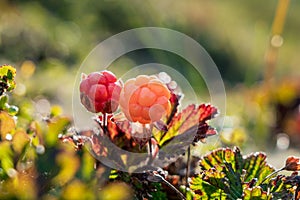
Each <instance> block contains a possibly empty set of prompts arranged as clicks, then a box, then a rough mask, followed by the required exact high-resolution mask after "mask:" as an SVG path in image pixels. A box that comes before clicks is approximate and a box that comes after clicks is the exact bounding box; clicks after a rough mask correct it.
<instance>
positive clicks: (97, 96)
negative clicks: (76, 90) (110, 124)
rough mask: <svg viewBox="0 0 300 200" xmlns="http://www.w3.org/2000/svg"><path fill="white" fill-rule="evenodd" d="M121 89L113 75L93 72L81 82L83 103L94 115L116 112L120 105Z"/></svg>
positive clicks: (104, 72) (106, 72) (105, 72)
mask: <svg viewBox="0 0 300 200" xmlns="http://www.w3.org/2000/svg"><path fill="white" fill-rule="evenodd" d="M121 88H122V87H121V84H120V82H118V81H117V78H116V76H115V75H114V74H113V73H111V72H109V71H102V72H93V73H91V74H89V75H88V76H85V77H83V78H82V80H81V83H80V99H81V103H82V104H83V105H84V106H85V107H86V109H87V110H88V111H90V112H93V113H98V112H101V113H112V112H115V111H116V110H117V108H118V105H119V104H118V101H119V96H120V92H121Z"/></svg>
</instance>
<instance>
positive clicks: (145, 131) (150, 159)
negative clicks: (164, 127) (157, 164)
mask: <svg viewBox="0 0 300 200" xmlns="http://www.w3.org/2000/svg"><path fill="white" fill-rule="evenodd" d="M143 131H144V133H146V137H148V130H147V128H146V127H145V125H143ZM148 148H149V161H148V164H149V165H150V164H151V163H152V161H153V157H152V156H153V155H152V142H151V137H150V138H149V140H148Z"/></svg>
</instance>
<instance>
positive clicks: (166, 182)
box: [154, 174, 186, 200]
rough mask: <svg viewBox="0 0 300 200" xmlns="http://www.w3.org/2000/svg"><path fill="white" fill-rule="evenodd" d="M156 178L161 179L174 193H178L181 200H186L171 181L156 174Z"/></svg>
mask: <svg viewBox="0 0 300 200" xmlns="http://www.w3.org/2000/svg"><path fill="white" fill-rule="evenodd" d="M154 176H157V177H159V178H160V179H161V180H162V181H163V182H164V183H165V184H166V185H167V186H168V187H169V188H171V189H172V190H173V191H174V192H176V194H178V195H179V196H180V198H181V199H184V200H186V198H185V196H184V195H183V194H182V193H181V192H180V191H179V190H178V189H177V188H176V187H174V186H173V185H172V184H171V183H169V181H167V180H166V179H164V177H162V176H161V175H159V174H154Z"/></svg>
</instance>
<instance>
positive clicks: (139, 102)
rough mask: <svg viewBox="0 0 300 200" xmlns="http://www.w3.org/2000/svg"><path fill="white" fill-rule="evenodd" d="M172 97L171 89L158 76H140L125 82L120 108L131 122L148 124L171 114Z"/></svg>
mask: <svg viewBox="0 0 300 200" xmlns="http://www.w3.org/2000/svg"><path fill="white" fill-rule="evenodd" d="M170 97H171V94H170V91H169V89H168V88H167V87H166V85H165V84H164V83H162V82H161V81H160V80H159V79H158V78H157V77H156V76H145V75H140V76H138V77H136V78H133V79H129V80H128V81H126V82H125V84H124V87H123V89H122V91H121V94H120V106H121V109H122V111H123V112H124V114H125V116H126V117H127V118H128V119H129V120H130V121H133V122H140V123H141V124H148V123H152V122H156V121H159V120H160V119H161V118H162V117H163V116H164V115H166V114H167V113H169V112H170V109H171V104H170V101H169V99H170Z"/></svg>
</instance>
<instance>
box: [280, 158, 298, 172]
mask: <svg viewBox="0 0 300 200" xmlns="http://www.w3.org/2000/svg"><path fill="white" fill-rule="evenodd" d="M299 160H300V159H299V158H297V157H294V156H289V157H288V158H287V159H286V161H285V167H284V169H285V170H288V171H298V170H300V163H299Z"/></svg>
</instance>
